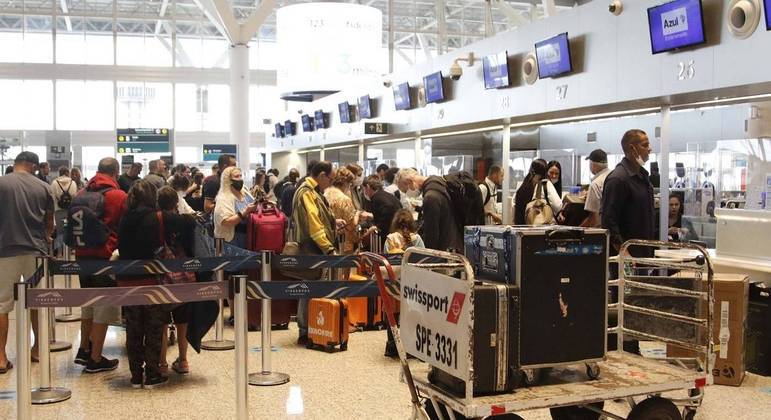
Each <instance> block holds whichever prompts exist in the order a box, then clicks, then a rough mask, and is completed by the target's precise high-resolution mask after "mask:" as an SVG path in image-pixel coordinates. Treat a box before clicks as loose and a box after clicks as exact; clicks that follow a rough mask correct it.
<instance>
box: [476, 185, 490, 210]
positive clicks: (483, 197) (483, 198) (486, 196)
mask: <svg viewBox="0 0 771 420" xmlns="http://www.w3.org/2000/svg"><path fill="white" fill-rule="evenodd" d="M479 186H480V187H482V186H483V187H485V191H487V194H486V195H485V196H482V208H484V207H485V206H486V205H487V203H489V202H490V199H491V198H493V192H492V191H490V186H489V185H487V182H481V183H479ZM480 194H481V190H480Z"/></svg>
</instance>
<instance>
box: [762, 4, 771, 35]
mask: <svg viewBox="0 0 771 420" xmlns="http://www.w3.org/2000/svg"><path fill="white" fill-rule="evenodd" d="M763 4H764V6H765V9H766V30H767V31H771V0H764V1H763Z"/></svg>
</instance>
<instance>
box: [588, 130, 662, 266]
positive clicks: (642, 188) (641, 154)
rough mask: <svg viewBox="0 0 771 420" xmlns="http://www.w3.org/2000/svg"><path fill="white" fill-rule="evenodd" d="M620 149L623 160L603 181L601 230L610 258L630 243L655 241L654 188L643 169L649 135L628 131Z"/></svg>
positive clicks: (649, 149) (649, 144)
mask: <svg viewBox="0 0 771 420" xmlns="http://www.w3.org/2000/svg"><path fill="white" fill-rule="evenodd" d="M621 148H622V149H623V150H624V158H623V159H622V160H621V163H619V164H618V165H617V166H616V168H615V169H613V171H612V172H611V173H610V174H609V175H608V177H607V178H606V179H605V185H604V188H603V193H602V210H601V211H600V214H601V218H602V227H603V228H605V229H608V233H609V235H610V253H611V255H617V254H618V252H619V250H620V248H621V245H622V244H623V243H624V242H625V241H628V240H629V239H655V238H656V233H655V221H654V218H655V213H654V208H653V185H651V182H650V178H649V175H648V171H646V170H645V168H644V165H645V162H647V161H648V157H649V155H650V154H651V152H652V149H651V143H650V140H649V139H648V135H647V134H646V133H645V131H643V130H638V129H633V130H629V131H627V132H626V133H624V137H623V138H622V139H621ZM631 251H634V249H632V250H631ZM631 253H632V254H634V252H631ZM636 256H637V255H636ZM640 256H642V255H640Z"/></svg>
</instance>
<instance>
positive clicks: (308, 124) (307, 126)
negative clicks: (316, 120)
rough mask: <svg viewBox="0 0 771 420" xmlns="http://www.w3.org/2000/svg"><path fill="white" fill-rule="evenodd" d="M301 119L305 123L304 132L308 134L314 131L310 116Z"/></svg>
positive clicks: (306, 115)
mask: <svg viewBox="0 0 771 420" xmlns="http://www.w3.org/2000/svg"><path fill="white" fill-rule="evenodd" d="M300 119H301V120H302V122H303V132H304V133H308V132H311V131H313V121H312V120H311V117H310V116H308V114H305V115H303V116H302V117H300Z"/></svg>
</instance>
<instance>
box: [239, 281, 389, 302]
mask: <svg viewBox="0 0 771 420" xmlns="http://www.w3.org/2000/svg"><path fill="white" fill-rule="evenodd" d="M246 287H247V296H248V297H249V298H250V299H310V298H327V299H332V298H344V297H374V296H380V291H379V289H378V287H377V282H376V281H374V280H369V281H269V282H256V281H250V282H249V283H247V286H246Z"/></svg>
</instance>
